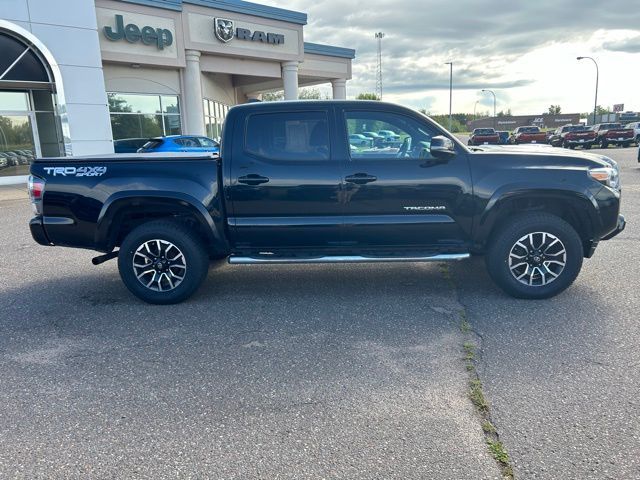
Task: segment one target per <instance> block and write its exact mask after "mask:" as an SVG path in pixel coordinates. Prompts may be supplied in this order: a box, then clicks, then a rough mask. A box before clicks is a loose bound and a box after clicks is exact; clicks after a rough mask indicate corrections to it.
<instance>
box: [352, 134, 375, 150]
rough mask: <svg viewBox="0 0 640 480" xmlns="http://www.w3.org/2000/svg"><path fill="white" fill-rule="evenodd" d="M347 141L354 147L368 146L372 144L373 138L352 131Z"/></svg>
mask: <svg viewBox="0 0 640 480" xmlns="http://www.w3.org/2000/svg"><path fill="white" fill-rule="evenodd" d="M349 143H350V144H351V145H353V146H354V147H370V146H372V145H373V139H372V138H369V137H367V136H365V135H362V134H360V133H352V134H351V135H349Z"/></svg>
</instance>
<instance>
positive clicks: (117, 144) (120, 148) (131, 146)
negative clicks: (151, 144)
mask: <svg viewBox="0 0 640 480" xmlns="http://www.w3.org/2000/svg"><path fill="white" fill-rule="evenodd" d="M148 141H149V138H121V139H119V140H114V141H113V150H114V151H115V153H136V152H137V151H138V150H139V149H140V148H142V147H143V146H144V144H145V143H147V142H148Z"/></svg>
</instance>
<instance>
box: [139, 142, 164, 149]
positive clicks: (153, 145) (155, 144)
mask: <svg viewBox="0 0 640 480" xmlns="http://www.w3.org/2000/svg"><path fill="white" fill-rule="evenodd" d="M163 143H164V140H149V141H148V142H147V143H145V144H144V145H143V146H142V148H143V149H145V150H152V149H154V148H158V147H159V146H160V145H162V144H163Z"/></svg>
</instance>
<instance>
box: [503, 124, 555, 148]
mask: <svg viewBox="0 0 640 480" xmlns="http://www.w3.org/2000/svg"><path fill="white" fill-rule="evenodd" d="M546 141H547V134H546V133H544V132H543V131H541V130H540V128H539V127H536V126H534V125H531V126H528V127H518V128H516V129H515V130H514V131H513V133H512V134H511V138H509V143H512V144H514V145H520V144H522V143H546Z"/></svg>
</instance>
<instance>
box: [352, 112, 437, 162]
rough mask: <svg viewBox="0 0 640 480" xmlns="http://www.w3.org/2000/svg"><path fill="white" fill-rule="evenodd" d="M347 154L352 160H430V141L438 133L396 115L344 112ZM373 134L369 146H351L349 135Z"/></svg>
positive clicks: (355, 144) (413, 120) (427, 126)
mask: <svg viewBox="0 0 640 480" xmlns="http://www.w3.org/2000/svg"><path fill="white" fill-rule="evenodd" d="M345 121H346V123H347V133H348V135H349V144H350V145H349V150H350V154H351V158H352V159H358V158H366V159H374V158H381V159H386V158H430V157H431V154H430V148H431V139H432V138H433V137H434V136H435V135H438V134H439V133H438V132H437V131H436V130H435V129H434V128H432V127H431V126H429V125H428V124H427V123H426V122H420V121H418V120H416V119H414V118H412V117H409V116H406V115H400V114H396V113H388V112H378V111H372V112H367V111H356V112H346V114H345ZM363 132H376V133H377V134H378V135H379V137H378V138H376V140H375V141H374V142H373V145H371V144H369V143H364V142H355V141H353V140H352V139H351V135H357V134H362V133H363Z"/></svg>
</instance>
